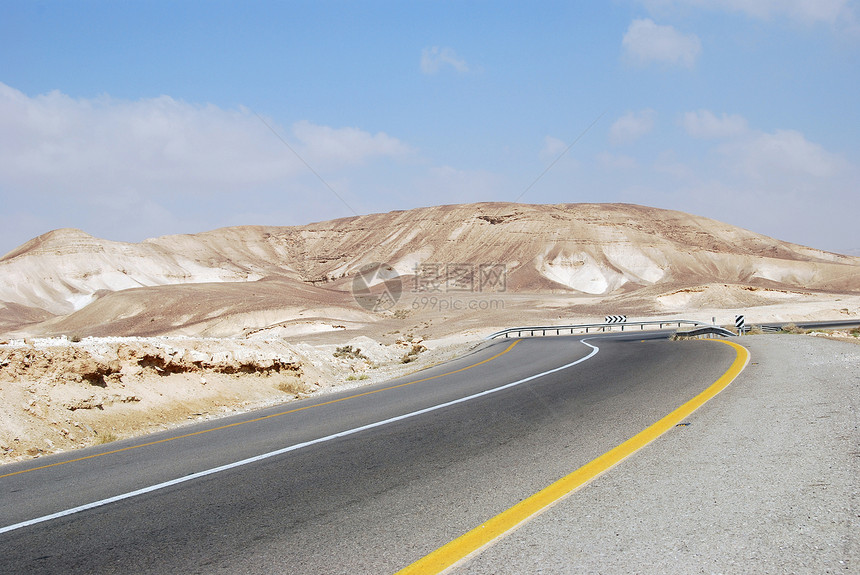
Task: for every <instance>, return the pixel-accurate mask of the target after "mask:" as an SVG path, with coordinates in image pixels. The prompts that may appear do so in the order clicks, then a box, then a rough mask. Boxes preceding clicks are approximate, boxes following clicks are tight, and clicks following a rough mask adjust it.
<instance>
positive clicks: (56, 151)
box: [0, 84, 409, 197]
mask: <svg viewBox="0 0 860 575" xmlns="http://www.w3.org/2000/svg"><path fill="white" fill-rule="evenodd" d="M268 123H269V124H270V125H271V124H272V122H271V121H268ZM282 135H283V137H285V138H286V139H287V140H290V139H293V140H294V143H293V144H292V147H293V148H294V149H296V150H297V151H298V152H299V153H300V154H302V156H303V157H304V158H305V159H306V160H307V161H308V162H309V163H313V162H319V163H320V164H322V165H325V167H327V168H329V169H334V170H336V169H340V168H343V167H346V166H350V165H355V164H359V163H362V162H364V161H368V160H371V159H374V158H378V157H382V156H398V155H402V154H404V153H406V152H408V151H409V149H408V147H407V146H406V145H404V144H403V143H401V142H400V141H398V140H397V139H396V138H393V137H391V136H388V135H386V134H384V133H378V134H375V135H374V134H370V133H368V132H364V131H362V130H359V129H356V128H337V129H336V128H330V127H327V126H318V125H314V124H312V123H310V122H298V123H296V124H295V125H294V126H293V136H292V137H291V135H290V134H289V133H282ZM295 139H297V140H298V142H297V143H296V142H295ZM306 173H307V168H306V167H305V166H304V165H302V163H301V161H300V160H299V159H297V158H296V157H295V156H294V155H293V154H292V153H291V152H290V151H289V150H288V149H287V148H286V147H285V146H284V145H283V144H282V143H281V142H279V141H278V140H277V138H276V137H275V136H274V135H273V134H272V132H271V131H270V130H269V128H268V127H267V126H266V124H264V123H263V122H261V121H260V119H259V118H258V117H257V116H256V115H255V114H254V113H252V112H250V111H249V110H247V109H241V108H240V109H238V110H224V109H221V108H219V107H217V106H213V105H194V104H188V103H186V102H182V101H178V100H174V99H172V98H170V97H167V96H161V97H158V98H152V99H145V100H138V101H128V100H115V99H112V98H109V97H101V98H98V99H94V100H87V99H75V98H71V97H69V96H66V95H64V94H62V93H60V92H56V91H55V92H51V93H49V94H45V95H40V96H35V97H32V98H31V97H28V96H26V95H25V94H23V93H21V92H19V91H17V90H15V89H13V88H10V87H9V86H6V85H4V84H0V185H2V187H3V188H4V189H20V190H27V191H29V192H30V193H33V192H41V193H44V194H49V195H50V194H58V193H69V192H73V193H77V194H80V195H82V196H87V197H91V196H93V197H94V196H95V195H97V194H100V193H101V194H104V193H110V194H115V193H118V192H121V191H123V190H125V191H132V192H134V193H136V194H138V195H149V194H167V193H180V194H188V193H204V194H212V193H219V192H225V193H229V192H234V191H237V190H242V189H247V188H248V187H254V186H271V185H278V186H282V185H283V183H284V182H285V180H287V179H290V178H295V177H298V176H302V175H304V174H306Z"/></svg>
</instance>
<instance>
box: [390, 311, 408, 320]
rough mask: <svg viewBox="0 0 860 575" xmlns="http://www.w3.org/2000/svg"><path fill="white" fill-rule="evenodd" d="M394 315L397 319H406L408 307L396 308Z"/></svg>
mask: <svg viewBox="0 0 860 575" xmlns="http://www.w3.org/2000/svg"><path fill="white" fill-rule="evenodd" d="M394 317H395V318H397V319H406V318H407V317H409V310H408V309H396V310H394Z"/></svg>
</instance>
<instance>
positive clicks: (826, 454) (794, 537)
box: [451, 335, 860, 574]
mask: <svg viewBox="0 0 860 575" xmlns="http://www.w3.org/2000/svg"><path fill="white" fill-rule="evenodd" d="M738 341H739V342H740V343H742V344H743V345H745V346H746V347H747V348H748V349H749V350H750V352H751V354H752V358H751V360H750V365H748V366H747V368H746V369H745V370H744V372H743V373H742V374H741V375H740V376H739V377H738V378H737V379H736V380H735V381H734V383H732V385H730V386H729V388H727V389H726V390H724V391H723V392H722V393H721V394H720V395H718V396H717V397H716V398H714V399H713V400H711V401H710V402H709V403H707V404H706V405H704V406H703V407H702V408H701V409H699V410H698V411H697V412H695V413H694V414H693V415H692V416H691V417H690V418H689V420H688V421H689V425H688V426H684V427H676V428H675V429H673V430H672V431H670V432H669V433H667V434H666V435H664V436H662V437H661V438H659V439H658V440H656V441H655V442H654V443H652V444H651V445H649V446H647V447H646V448H645V449H643V450H642V451H640V452H639V453H637V454H635V455H634V456H632V457H631V458H630V459H628V460H627V461H624V462H622V463H621V464H620V465H619V466H617V467H616V468H614V469H612V470H610V471H609V472H608V473H606V474H604V475H603V476H601V477H598V478H597V479H595V480H594V481H593V482H591V483H590V484H589V485H587V486H585V487H584V488H583V489H581V490H579V491H578V492H575V493H573V494H571V495H570V496H568V497H567V498H566V499H564V500H563V501H561V502H559V503H558V504H556V505H555V506H553V507H552V508H550V509H548V510H547V511H545V512H544V513H543V514H541V515H540V516H538V517H536V518H534V519H532V520H531V521H530V522H528V523H527V524H525V525H523V526H522V527H520V528H519V529H518V530H516V531H514V532H513V533H511V534H509V535H508V536H507V537H505V538H503V539H501V540H499V541H497V542H496V543H495V544H493V545H492V546H490V547H489V548H487V549H485V550H484V551H483V552H482V553H480V554H479V555H477V556H475V557H474V558H472V559H470V560H468V561H467V562H464V563H462V564H460V565H459V566H457V567H455V568H454V569H452V571H451V572H452V573H458V574H466V573H468V574H484V573H486V574H489V573H495V574H501V573H511V574H513V573H518V574H519V573H857V572H860V417H858V410H860V345H856V344H855V343H851V342H844V341H834V340H828V339H825V338H815V337H809V336H799V335H761V336H749V337H746V338H743V339H740V340H738ZM702 345H718V344H715V343H710V342H703V343H702Z"/></svg>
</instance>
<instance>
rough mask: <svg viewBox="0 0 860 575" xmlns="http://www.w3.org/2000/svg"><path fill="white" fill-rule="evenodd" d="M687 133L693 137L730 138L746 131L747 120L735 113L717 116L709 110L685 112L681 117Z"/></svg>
mask: <svg viewBox="0 0 860 575" xmlns="http://www.w3.org/2000/svg"><path fill="white" fill-rule="evenodd" d="M681 123H682V125H683V126H684V129H685V130H686V131H687V133H688V134H689V135H691V136H693V137H694V138H703V139H714V138H730V137H732V136H738V135H740V134H743V133H745V132H746V131H747V121H746V120H745V119H744V118H743V116H739V115H737V114H731V115H728V114H725V113H723V114H722V116H720V117H719V118H718V117H717V116H715V115H714V113H713V112H711V111H710V110H698V111H697V112H687V113H686V114H684V116H683V118H682V119H681Z"/></svg>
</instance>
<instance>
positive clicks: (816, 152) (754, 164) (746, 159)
mask: <svg viewBox="0 0 860 575" xmlns="http://www.w3.org/2000/svg"><path fill="white" fill-rule="evenodd" d="M723 151H724V153H727V154H728V155H729V156H731V157H732V158H733V159H734V161H736V162H737V163H738V165H739V166H741V167H742V169H743V170H744V171H745V172H746V173H747V174H748V175H750V176H752V177H754V178H757V179H761V180H767V179H771V180H776V179H779V180H784V179H786V178H787V177H788V178H793V177H796V176H808V177H812V178H822V179H823V178H831V177H834V176H836V175H838V174H839V173H840V172H841V171H842V170H843V168H845V167H846V162H845V160H843V159H842V157H841V156H839V155H837V154H833V153H831V152H828V151H827V150H825V149H824V148H823V147H822V146H821V145H819V144H816V143H814V142H810V141H809V140H807V139H806V138H805V137H804V136H803V134H801V133H800V132H797V131H795V130H777V131H775V132H774V133H772V134H768V133H757V134H755V135H754V136H753V137H751V138H749V139H746V140H744V141H742V142H739V143H737V144H734V145H731V146H728V147H726V148H724V150H723Z"/></svg>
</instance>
